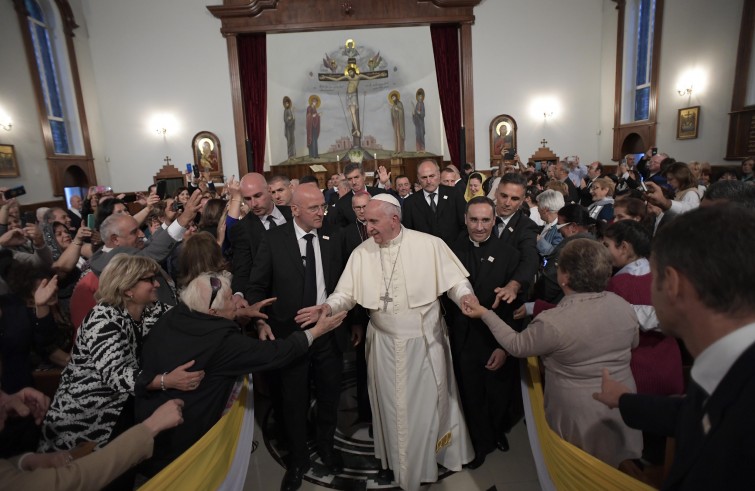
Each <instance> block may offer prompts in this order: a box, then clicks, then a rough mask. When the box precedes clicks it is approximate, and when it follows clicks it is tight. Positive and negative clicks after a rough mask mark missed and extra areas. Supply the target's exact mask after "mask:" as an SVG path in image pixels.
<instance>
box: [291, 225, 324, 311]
mask: <svg viewBox="0 0 755 491" xmlns="http://www.w3.org/2000/svg"><path fill="white" fill-rule="evenodd" d="M294 233H295V234H296V241H297V242H298V243H299V251H300V252H301V257H302V263H304V262H305V258H306V257H307V240H306V239H305V238H304V236H305V235H307V233H311V234H312V235H314V236H315V238H314V239H312V246H313V247H314V249H315V262H316V263H317V267H316V268H315V272H316V275H317V303H316V304H315V305H320V304H323V303H325V300H326V299H327V298H328V293H327V291H326V290H325V274H324V273H323V270H322V255H321V253H320V238H319V237H318V236H317V229H312V231H311V232H305V231H304V230H303V229H302V228H301V227H299V225H298V224H297V223H296V220H294ZM304 267H305V268H306V264H305V265H304Z"/></svg>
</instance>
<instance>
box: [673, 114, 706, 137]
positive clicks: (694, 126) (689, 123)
mask: <svg viewBox="0 0 755 491" xmlns="http://www.w3.org/2000/svg"><path fill="white" fill-rule="evenodd" d="M699 129H700V106H692V107H683V108H682V109H679V113H678V114H677V117H676V139H677V140H693V139H695V138H697V133H698V130H699Z"/></svg>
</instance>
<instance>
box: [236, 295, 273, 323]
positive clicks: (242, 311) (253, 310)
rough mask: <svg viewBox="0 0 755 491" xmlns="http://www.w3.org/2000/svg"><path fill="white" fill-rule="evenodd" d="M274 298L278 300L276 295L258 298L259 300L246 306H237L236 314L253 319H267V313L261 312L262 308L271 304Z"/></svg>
mask: <svg viewBox="0 0 755 491" xmlns="http://www.w3.org/2000/svg"><path fill="white" fill-rule="evenodd" d="M276 300H278V297H272V298H266V299H265V300H260V301H259V302H257V303H255V304H252V305H249V306H246V307H238V306H237V307H236V316H237V317H239V316H240V317H247V318H255V319H267V314H264V313H262V309H264V308H265V307H267V306H269V305H271V304H272V303H273V302H275V301H276Z"/></svg>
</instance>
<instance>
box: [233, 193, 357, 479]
mask: <svg viewBox="0 0 755 491" xmlns="http://www.w3.org/2000/svg"><path fill="white" fill-rule="evenodd" d="M291 203H292V206H291V212H292V214H293V216H294V219H293V220H292V221H291V222H288V223H286V224H285V225H283V226H279V227H276V228H275V229H273V230H270V231H269V232H267V233H265V234H264V235H263V237H262V242H261V243H260V246H259V250H258V251H257V255H256V256H255V258H254V265H253V267H252V274H251V280H250V286H249V288H248V289H247V294H246V298H247V300H248V301H249V302H259V301H261V300H263V299H265V298H268V297H277V298H278V300H277V301H276V302H275V303H274V304H272V305H271V306H270V308H269V311H268V315H269V320H268V323H269V325H268V323H265V322H264V321H259V322H258V332H259V333H260V339H283V338H285V337H287V336H289V335H291V334H292V333H294V332H297V331H298V330H299V326H298V325H297V323H296V321H295V320H294V318H295V316H296V314H297V312H298V311H299V310H300V309H302V308H304V307H310V306H312V305H317V304H320V303H322V302H323V301H324V300H325V299H326V298H327V296H328V294H329V293H331V292H333V290H334V289H335V286H336V283H337V282H338V278H339V277H340V276H341V272H342V271H343V266H344V262H345V257H344V252H343V239H342V236H341V231H340V229H338V227H331V230H323V221H324V211H325V198H324V197H323V195H322V193H321V192H320V190H319V189H318V188H317V186H316V185H314V184H302V185H300V186H299V187H297V188H296V190H295V191H294V198H293V201H292V202H291ZM348 337H349V336H348V332H347V331H346V330H345V329H341V330H337V331H336V332H333V333H329V334H327V335H325V336H323V337H321V338H319V339H317V340H316V341H315V342H314V343H313V344H312V348H311V349H310V350H309V352H308V353H307V356H303V357H300V358H299V359H298V360H297V361H295V362H293V363H291V364H290V365H288V366H286V367H285V368H282V369H281V370H280V390H281V396H282V404H281V405H282V410H283V427H284V428H285V432H286V435H287V436H288V442H289V450H290V454H289V462H288V466H287V469H286V474H285V475H284V477H283V482H282V484H281V489H282V490H284V491H293V490H295V489H298V488H299V486H301V481H302V477H303V475H304V473H305V472H306V471H307V469H308V468H309V465H310V461H309V449H308V448H307V410H308V408H309V403H310V399H309V387H310V374H311V376H312V378H313V379H314V382H315V386H316V394H317V418H316V427H317V436H316V447H317V453H318V455H319V456H320V458H321V459H322V462H323V464H325V466H326V467H327V468H328V469H329V470H330V471H331V472H333V473H336V474H337V473H339V472H342V471H343V461H342V459H341V456H340V454H338V453H337V452H336V451H335V448H334V437H335V430H336V420H337V415H338V401H339V398H340V394H341V371H342V367H343V351H344V350H345V349H346V348H347V346H348V343H349V340H348ZM278 415H280V413H277V414H276V416H278Z"/></svg>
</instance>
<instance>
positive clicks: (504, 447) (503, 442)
mask: <svg viewBox="0 0 755 491" xmlns="http://www.w3.org/2000/svg"><path fill="white" fill-rule="evenodd" d="M495 446H496V447H498V450H500V451H501V452H508V451H509V439H508V438H506V435H503V436H502V437H501V438H500V439H499V440H498V441H497V442H496V445H495Z"/></svg>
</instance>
